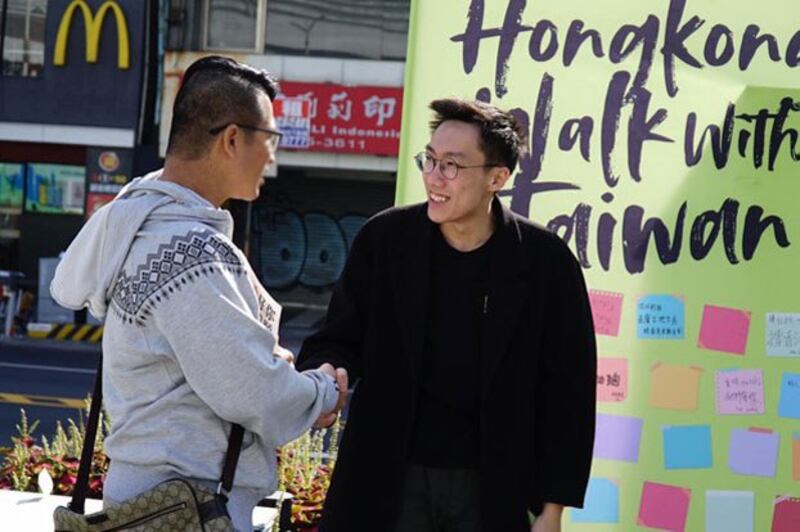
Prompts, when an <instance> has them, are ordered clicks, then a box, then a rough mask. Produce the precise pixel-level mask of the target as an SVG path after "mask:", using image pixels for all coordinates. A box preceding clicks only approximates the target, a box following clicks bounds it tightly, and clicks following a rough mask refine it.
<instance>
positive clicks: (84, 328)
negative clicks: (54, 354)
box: [70, 325, 94, 342]
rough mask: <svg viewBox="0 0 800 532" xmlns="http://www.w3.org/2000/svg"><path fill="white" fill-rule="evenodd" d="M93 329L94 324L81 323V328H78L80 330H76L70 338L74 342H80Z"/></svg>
mask: <svg viewBox="0 0 800 532" xmlns="http://www.w3.org/2000/svg"><path fill="white" fill-rule="evenodd" d="M93 329H94V325H81V326H80V328H78V330H77V331H75V334H73V335H72V338H70V340H72V341H73V342H80V341H81V340H83V338H84V337H85V336H86V335H87V334H89V333H90V332H91V331H92V330H93Z"/></svg>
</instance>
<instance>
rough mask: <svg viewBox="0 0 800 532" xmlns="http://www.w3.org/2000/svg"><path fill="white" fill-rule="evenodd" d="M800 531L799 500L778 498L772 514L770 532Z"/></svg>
mask: <svg viewBox="0 0 800 532" xmlns="http://www.w3.org/2000/svg"><path fill="white" fill-rule="evenodd" d="M798 530H800V499H798V498H796V497H778V498H776V499H775V510H774V513H773V514H772V532H797V531H798Z"/></svg>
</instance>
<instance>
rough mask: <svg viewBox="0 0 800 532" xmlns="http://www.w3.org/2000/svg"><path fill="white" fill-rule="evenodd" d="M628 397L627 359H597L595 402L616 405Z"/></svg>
mask: <svg viewBox="0 0 800 532" xmlns="http://www.w3.org/2000/svg"><path fill="white" fill-rule="evenodd" d="M627 396H628V359H627V358H598V359H597V400H598V401H601V402H612V403H617V402H620V401H624V400H625V398H626V397H627Z"/></svg>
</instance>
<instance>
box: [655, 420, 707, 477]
mask: <svg viewBox="0 0 800 532" xmlns="http://www.w3.org/2000/svg"><path fill="white" fill-rule="evenodd" d="M661 430H662V433H663V435H664V467H665V468H666V469H705V468H710V467H711V466H712V462H713V459H712V456H711V427H710V426H709V425H686V426H672V427H664V428H662V429H661Z"/></svg>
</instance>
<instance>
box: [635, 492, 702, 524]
mask: <svg viewBox="0 0 800 532" xmlns="http://www.w3.org/2000/svg"><path fill="white" fill-rule="evenodd" d="M691 498H692V490H690V489H688V488H681V487H678V486H670V485H667V484H656V483H655V482H645V483H644V487H643V488H642V500H641V503H640V504H639V517H638V518H637V520H636V524H637V525H639V526H646V527H650V528H660V529H661V530H670V531H679V532H683V530H685V529H686V516H687V515H688V514H689V501H690V500H691Z"/></svg>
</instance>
